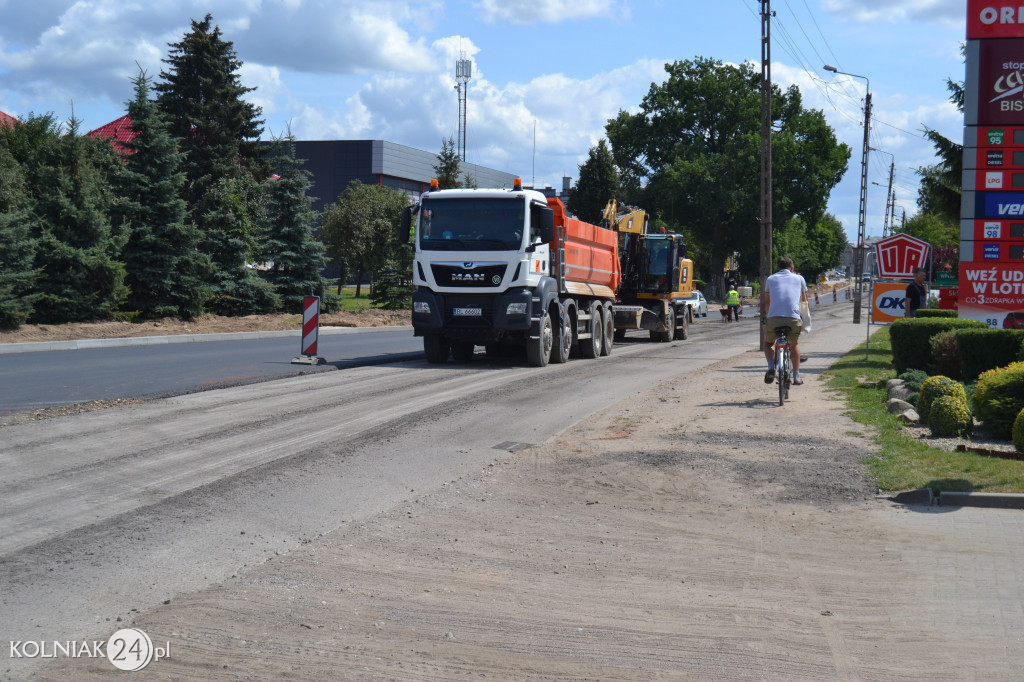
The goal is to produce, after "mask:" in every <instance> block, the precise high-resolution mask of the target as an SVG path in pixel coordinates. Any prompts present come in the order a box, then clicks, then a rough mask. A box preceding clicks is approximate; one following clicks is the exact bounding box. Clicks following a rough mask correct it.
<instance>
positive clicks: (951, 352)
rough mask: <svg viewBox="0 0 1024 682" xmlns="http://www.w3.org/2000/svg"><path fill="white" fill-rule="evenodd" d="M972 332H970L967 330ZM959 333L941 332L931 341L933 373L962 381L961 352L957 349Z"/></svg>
mask: <svg viewBox="0 0 1024 682" xmlns="http://www.w3.org/2000/svg"><path fill="white" fill-rule="evenodd" d="M965 331H970V330H965ZM956 334H957V332H940V333H938V334H936V335H935V336H933V337H932V338H931V340H930V343H931V346H932V360H933V364H932V373H934V374H941V375H942V376H947V377H949V378H950V379H958V380H959V379H961V378H962V375H961V374H960V351H959V349H958V348H957V341H956Z"/></svg>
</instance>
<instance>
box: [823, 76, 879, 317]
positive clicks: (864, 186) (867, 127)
mask: <svg viewBox="0 0 1024 682" xmlns="http://www.w3.org/2000/svg"><path fill="white" fill-rule="evenodd" d="M825 70H826V71H831V72H832V73H841V74H843V75H844V76H852V77H854V78H863V79H864V83H865V86H864V147H863V152H862V153H861V157H860V217H859V218H858V220H857V246H855V247H854V249H853V279H854V282H856V285H857V286H856V288H855V289H854V290H853V323H854V324H860V310H861V306H862V305H863V302H864V301H863V298H864V297H863V295H862V294H863V289H864V284H863V282H861V279H862V278H863V277H864V254H865V252H866V251H867V248H868V247H867V244H865V243H864V223H865V220H866V219H867V211H868V149H870V147H869V146H868V134H869V133H870V132H871V81H869V80H868V77H867V76H858V75H857V74H855V73H847V72H846V71H840V70H839V69H837V68H836V67H834V66H832V65H831V64H826V65H825Z"/></svg>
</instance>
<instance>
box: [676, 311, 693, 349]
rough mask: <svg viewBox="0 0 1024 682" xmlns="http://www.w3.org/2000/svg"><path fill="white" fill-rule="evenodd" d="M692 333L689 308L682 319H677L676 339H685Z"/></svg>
mask: <svg viewBox="0 0 1024 682" xmlns="http://www.w3.org/2000/svg"><path fill="white" fill-rule="evenodd" d="M689 335H690V311H689V309H687V310H686V311H684V312H683V314H682V319H677V320H676V334H675V337H676V341H685V340H686V337H687V336H689Z"/></svg>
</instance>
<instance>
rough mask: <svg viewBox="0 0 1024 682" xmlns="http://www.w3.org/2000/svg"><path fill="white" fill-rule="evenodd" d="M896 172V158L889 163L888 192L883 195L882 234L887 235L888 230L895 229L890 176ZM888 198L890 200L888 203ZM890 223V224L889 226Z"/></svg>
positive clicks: (894, 195) (894, 211)
mask: <svg viewBox="0 0 1024 682" xmlns="http://www.w3.org/2000/svg"><path fill="white" fill-rule="evenodd" d="M895 172H896V158H895V157H893V160H892V161H891V162H890V163H889V192H888V193H887V194H886V195H885V227H884V228H882V236H883V237H888V236H889V234H890V230H894V229H896V192H895V191H894V190H893V188H892V176H893V174H894V173H895ZM890 199H892V202H891V203H890V201H889V200H890ZM890 212H892V222H890V221H889V213H890ZM890 225H891V226H892V227H891V228H890Z"/></svg>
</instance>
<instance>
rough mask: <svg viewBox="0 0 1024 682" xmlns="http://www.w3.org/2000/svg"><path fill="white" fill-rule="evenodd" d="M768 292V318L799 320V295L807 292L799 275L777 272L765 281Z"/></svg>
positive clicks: (787, 271) (789, 272)
mask: <svg viewBox="0 0 1024 682" xmlns="http://www.w3.org/2000/svg"><path fill="white" fill-rule="evenodd" d="M765 289H767V290H768V317H791V318H794V319H800V295H801V294H803V293H804V292H805V291H807V282H805V281H804V278H803V277H802V276H801V275H798V274H796V273H795V272H791V271H789V270H779V271H778V272H776V273H775V274H774V275H772V276H771V277H769V278H768V279H767V280H765Z"/></svg>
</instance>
